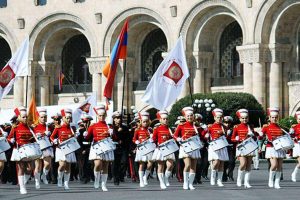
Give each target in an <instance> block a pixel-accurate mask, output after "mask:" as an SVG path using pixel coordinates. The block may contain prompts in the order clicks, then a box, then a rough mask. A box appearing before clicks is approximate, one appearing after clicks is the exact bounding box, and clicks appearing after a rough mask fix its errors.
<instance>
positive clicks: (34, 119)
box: [27, 95, 39, 126]
mask: <svg viewBox="0 0 300 200" xmlns="http://www.w3.org/2000/svg"><path fill="white" fill-rule="evenodd" d="M27 118H28V125H29V126H31V125H32V124H38V122H39V113H38V111H37V108H36V102H35V96H34V95H32V98H31V101H30V104H29V108H28V117H27Z"/></svg>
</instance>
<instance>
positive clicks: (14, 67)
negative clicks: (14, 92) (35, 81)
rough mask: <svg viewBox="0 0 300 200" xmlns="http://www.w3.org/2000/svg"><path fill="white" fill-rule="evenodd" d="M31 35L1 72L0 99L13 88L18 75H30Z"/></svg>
mask: <svg viewBox="0 0 300 200" xmlns="http://www.w3.org/2000/svg"><path fill="white" fill-rule="evenodd" d="M28 51H29V37H27V38H26V39H25V40H24V41H23V43H22V45H21V47H20V48H19V49H18V50H17V52H16V53H15V54H14V55H13V56H12V57H11V59H10V60H9V61H8V63H7V64H6V65H5V67H4V68H3V69H2V70H1V72H0V101H1V99H2V98H4V97H5V96H6V95H7V94H8V93H9V91H10V90H11V88H12V86H13V85H14V82H15V80H16V77H17V76H28Z"/></svg>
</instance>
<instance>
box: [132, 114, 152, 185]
mask: <svg viewBox="0 0 300 200" xmlns="http://www.w3.org/2000/svg"><path fill="white" fill-rule="evenodd" d="M139 119H140V121H141V122H140V123H139V126H138V127H137V128H136V129H135V131H134V136H133V139H132V141H133V142H134V143H135V144H136V145H139V144H141V143H142V142H144V141H146V140H148V139H149V141H150V142H153V140H152V138H151V137H150V134H151V133H150V127H149V125H150V119H149V113H148V112H141V113H139ZM152 156H153V152H150V153H148V154H146V155H141V151H140V150H139V149H138V148H137V150H136V156H135V162H139V179H140V187H145V185H148V176H149V174H150V170H151V167H152ZM145 163H147V168H146V170H145V173H144V164H145Z"/></svg>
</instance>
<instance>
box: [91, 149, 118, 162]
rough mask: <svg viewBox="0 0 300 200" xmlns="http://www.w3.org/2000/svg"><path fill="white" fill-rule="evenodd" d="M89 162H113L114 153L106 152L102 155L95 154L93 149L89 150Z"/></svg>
mask: <svg viewBox="0 0 300 200" xmlns="http://www.w3.org/2000/svg"><path fill="white" fill-rule="evenodd" d="M89 160H104V161H113V160H115V155H114V151H108V152H106V153H103V154H97V153H96V151H95V150H94V148H93V147H91V149H90V154H89Z"/></svg>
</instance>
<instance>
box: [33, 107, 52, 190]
mask: <svg viewBox="0 0 300 200" xmlns="http://www.w3.org/2000/svg"><path fill="white" fill-rule="evenodd" d="M38 114H39V122H38V124H36V125H32V127H33V132H34V134H35V136H36V137H37V138H40V137H50V135H51V131H50V129H49V127H48V125H47V124H46V122H47V110H46V109H45V108H40V109H39V110H38ZM42 152H43V156H42V158H41V159H37V160H35V169H34V179H35V187H36V189H39V188H40V177H41V172H42V167H43V165H44V167H43V174H42V180H43V183H44V184H48V180H47V175H48V173H49V170H50V166H51V160H52V158H53V157H54V154H53V148H52V146H51V147H48V148H46V149H43V150H42Z"/></svg>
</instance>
